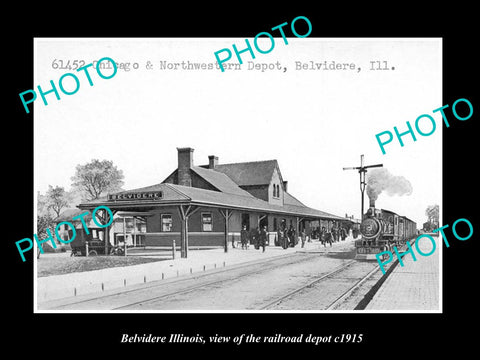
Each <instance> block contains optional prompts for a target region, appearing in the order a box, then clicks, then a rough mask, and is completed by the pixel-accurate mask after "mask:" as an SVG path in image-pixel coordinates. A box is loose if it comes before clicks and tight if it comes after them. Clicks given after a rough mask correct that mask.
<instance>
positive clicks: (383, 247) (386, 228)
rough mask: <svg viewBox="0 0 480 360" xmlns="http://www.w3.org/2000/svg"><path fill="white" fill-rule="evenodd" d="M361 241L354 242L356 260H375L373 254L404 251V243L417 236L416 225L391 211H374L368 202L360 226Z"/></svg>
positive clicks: (372, 205) (373, 205)
mask: <svg viewBox="0 0 480 360" xmlns="http://www.w3.org/2000/svg"><path fill="white" fill-rule="evenodd" d="M360 233H361V235H362V236H361V239H360V240H356V241H355V247H356V249H357V254H356V257H355V258H356V259H367V260H376V257H375V254H378V253H381V252H383V251H387V250H388V251H393V246H396V247H397V250H398V251H404V250H405V249H406V247H407V246H406V242H407V241H410V240H411V239H413V238H415V237H416V235H417V224H416V223H415V222H414V221H412V220H410V219H409V218H407V217H406V216H400V215H398V214H396V213H394V212H393V211H389V210H384V209H376V208H375V202H374V201H372V200H370V208H369V209H368V210H367V213H366V214H365V216H364V218H363V221H362V223H361V224H360Z"/></svg>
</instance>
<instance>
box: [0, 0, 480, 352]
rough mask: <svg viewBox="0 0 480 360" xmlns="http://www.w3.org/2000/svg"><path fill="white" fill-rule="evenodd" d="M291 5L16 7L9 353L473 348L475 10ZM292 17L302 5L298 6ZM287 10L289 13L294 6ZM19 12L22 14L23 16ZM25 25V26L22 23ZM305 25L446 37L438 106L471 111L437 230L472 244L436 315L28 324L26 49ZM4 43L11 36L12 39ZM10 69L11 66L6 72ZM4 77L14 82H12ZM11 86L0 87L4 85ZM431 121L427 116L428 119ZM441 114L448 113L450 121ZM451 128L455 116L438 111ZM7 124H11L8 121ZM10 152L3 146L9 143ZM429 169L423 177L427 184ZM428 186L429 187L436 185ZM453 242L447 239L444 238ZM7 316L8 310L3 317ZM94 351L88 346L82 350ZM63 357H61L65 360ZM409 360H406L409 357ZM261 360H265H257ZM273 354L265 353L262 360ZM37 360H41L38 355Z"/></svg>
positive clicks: (90, 318) (461, 129)
mask: <svg viewBox="0 0 480 360" xmlns="http://www.w3.org/2000/svg"><path fill="white" fill-rule="evenodd" d="M290 5H292V4H289V3H285V4H283V3H276V4H274V5H271V7H267V11H265V12H263V11H262V12H261V11H260V10H259V9H258V6H256V5H255V4H250V3H248V4H247V3H229V2H219V3H216V4H211V8H207V5H206V4H197V5H196V8H193V7H192V5H189V4H188V3H185V4H181V7H183V9H180V10H171V9H169V8H164V7H163V6H162V5H161V4H160V3H152V4H145V3H140V2H137V3H130V4H127V3H120V2H119V3H109V4H98V3H89V4H84V5H82V4H76V6H72V7H69V6H68V5H66V4H61V5H58V7H57V6H56V5H54V4H49V5H45V4H39V5H38V9H35V8H32V7H31V6H30V5H27V4H23V5H22V6H24V7H25V9H21V10H20V9H16V7H17V6H15V7H14V10H13V11H12V12H13V19H12V20H13V21H12V22H10V25H9V26H10V29H5V31H4V33H5V34H6V37H7V40H6V42H7V44H6V45H7V47H6V48H7V49H10V50H14V51H13V52H12V55H10V56H9V55H6V54H5V55H4V56H3V57H4V59H3V60H2V62H5V66H4V67H3V69H4V72H5V73H7V75H9V76H10V77H11V83H9V85H8V87H7V88H6V89H4V90H7V91H6V94H5V91H4V96H6V97H7V98H6V99H5V102H4V104H6V105H7V108H8V114H13V116H8V117H7V118H5V119H4V120H5V123H4V129H5V130H6V131H5V132H4V134H5V135H6V134H11V135H12V136H8V137H7V136H5V138H4V142H3V143H4V145H5V146H6V148H5V150H4V154H5V156H4V159H5V160H6V163H5V164H4V177H5V178H6V179H7V185H6V186H5V184H4V186H3V188H4V197H3V199H4V204H5V205H6V207H7V209H8V211H7V213H8V216H7V217H6V219H5V223H4V229H6V231H4V233H5V234H6V235H7V236H6V237H5V240H4V241H5V244H4V247H3V250H4V251H5V253H4V254H3V257H2V258H3V259H6V260H7V262H6V264H7V266H6V267H5V269H4V272H3V275H4V281H6V282H7V283H6V287H5V288H4V289H5V290H4V291H5V293H4V299H5V300H7V304H8V307H4V311H6V312H7V314H10V313H11V314H12V321H9V322H8V324H7V329H6V330H7V333H8V335H6V336H7V338H6V339H5V340H6V343H7V346H8V348H9V349H10V348H11V349H12V350H16V351H22V350H23V351H26V350H27V346H28V348H31V349H32V350H33V352H34V354H35V352H36V351H38V352H40V354H45V355H47V356H52V357H53V358H57V357H65V356H68V355H71V354H75V353H78V354H79V355H80V356H81V354H82V353H84V354H88V355H87V356H91V355H92V353H98V354H100V353H105V354H111V355H114V354H115V355H116V354H117V353H118V354H125V353H126V352H130V351H131V352H132V354H145V355H147V353H148V356H149V355H154V356H169V355H168V353H167V352H166V351H167V350H168V351H170V350H174V351H175V353H173V354H171V355H170V356H173V355H174V354H180V353H183V352H184V351H194V352H195V355H197V354H198V355H201V353H202V352H207V351H209V352H211V351H213V352H216V353H217V354H219V355H220V356H221V354H222V353H221V351H228V352H232V350H234V351H235V353H238V354H240V353H242V352H244V351H248V352H250V351H254V352H256V351H259V350H262V351H264V350H268V351H270V352H275V353H282V352H283V351H284V350H285V349H286V348H289V349H293V350H297V351H300V350H301V351H302V354H306V353H308V352H311V353H313V354H327V353H328V354H332V355H334V354H338V355H343V354H344V352H345V351H348V352H350V351H351V352H352V353H354V354H362V352H364V351H368V352H367V354H370V355H373V356H383V355H391V354H393V353H396V352H399V353H400V352H401V353H402V354H403V355H405V356H410V355H413V354H415V355H418V352H421V353H424V354H428V355H432V351H435V350H438V349H443V348H450V347H451V348H452V349H458V350H459V349H460V347H458V345H460V346H461V349H462V350H466V349H467V348H473V345H474V344H475V342H474V341H475V340H476V339H475V325H476V324H471V325H473V327H468V325H469V324H470V321H469V319H471V318H472V316H473V315H474V314H475V312H476V311H475V303H476V295H475V291H476V286H475V285H476V281H475V280H476V279H475V275H476V271H475V264H476V262H477V261H476V259H475V256H476V254H477V253H478V244H477V242H478V241H477V240H476V238H478V231H479V230H478V215H477V213H476V212H474V211H473V207H472V206H471V205H472V204H474V203H475V202H476V199H475V198H474V196H475V195H476V194H477V193H478V192H477V191H476V186H475V185H476V184H477V181H476V179H477V175H476V173H475V171H476V170H475V168H476V166H475V165H476V164H477V163H478V161H477V159H476V156H475V154H476V152H475V150H476V149H475V148H476V147H475V135H476V134H475V125H476V122H478V114H479V112H480V107H479V106H478V87H477V91H476V92H474V81H475V79H478V78H479V76H478V67H479V66H478V65H477V62H476V59H477V57H476V56H475V51H476V48H477V44H478V38H476V37H475V35H474V34H475V32H476V29H475V27H476V26H478V21H477V22H476V21H475V19H474V13H475V12H476V10H475V8H474V6H473V3H472V5H464V4H461V3H459V2H456V3H455V4H449V8H448V9H446V8H445V5H442V4H440V3H439V4H438V5H435V7H433V8H432V7H431V8H427V9H421V8H419V7H418V4H415V5H410V4H407V3H385V2H384V3H380V4H374V3H371V2H367V3H356V4H355V5H353V6H352V5H349V4H345V3H342V4H338V8H333V6H332V4H326V3H325V4H316V5H314V7H313V6H312V5H310V6H309V7H308V8H307V7H304V8H300V9H294V8H293V7H292V8H290ZM296 5H298V4H296ZM292 6H293V5H292ZM19 7H20V6H19ZM27 12H28V13H29V14H33V16H32V15H31V16H30V17H29V19H28V21H27V19H26V16H25V14H26V13H27ZM299 15H303V16H306V17H308V18H309V19H310V21H311V23H312V25H313V31H312V34H311V35H310V36H311V37H442V38H443V51H444V55H443V65H444V71H443V73H444V74H443V75H444V79H443V84H444V91H443V93H444V101H443V104H439V107H440V106H441V105H444V104H450V106H451V104H453V102H454V101H455V100H457V99H458V98H467V99H469V100H470V101H471V103H472V104H473V107H474V115H473V117H472V118H471V119H469V120H468V121H464V122H460V121H457V120H452V121H451V122H450V124H451V126H450V128H448V129H446V128H445V127H444V129H443V130H444V131H443V157H444V176H443V182H444V200H443V223H444V224H450V225H451V224H452V223H453V222H454V221H455V220H457V219H458V218H467V219H469V220H470V221H471V222H472V224H473V226H474V229H475V230H476V231H475V232H474V236H473V237H472V238H471V239H470V240H468V241H464V242H461V241H458V240H452V241H450V244H451V247H450V248H448V249H447V248H445V247H444V269H443V271H444V288H443V304H444V313H443V314H337V313H335V314H34V313H33V279H32V273H33V261H31V260H28V259H27V262H25V263H22V262H21V259H20V258H19V256H18V252H17V249H16V247H15V245H14V242H15V241H17V240H19V239H22V238H24V237H31V236H32V234H33V228H32V226H31V219H32V218H33V208H32V204H33V191H32V189H33V176H32V173H33V116H32V114H29V115H27V114H26V113H25V112H24V110H23V107H22V106H21V103H20V102H19V99H18V94H19V93H20V92H22V91H25V90H26V89H32V88H33V85H34V84H33V38H34V37H83V36H92V37H104V36H105V37H130V36H135V37H213V36H217V37H231V36H233V37H240V38H251V37H254V36H255V35H256V34H257V33H258V32H261V31H266V30H268V29H269V28H271V27H273V26H276V25H279V24H281V23H283V22H285V21H287V22H290V21H291V20H292V19H293V18H295V17H296V16H299ZM10 34H11V35H10ZM12 60H13V61H12ZM8 69H10V70H8ZM7 77H8V76H7ZM429 110H433V109H426V112H427V111H429ZM447 110H448V109H447ZM446 113H447V115H448V116H449V118H451V119H453V116H452V114H451V111H446ZM12 119H14V120H13V121H12ZM10 137H11V138H12V140H13V141H10V142H8V140H7V138H10ZM428 176H429V174H428V164H425V177H426V178H428ZM437 180H438V179H432V180H431V181H437ZM446 233H447V235H449V239H450V238H451V237H452V235H451V232H449V231H446ZM11 307H13V309H11ZM123 333H131V334H133V333H138V334H149V333H152V334H154V335H169V334H170V333H183V334H185V335H197V334H200V335H202V336H204V337H206V336H209V335H214V334H223V335H227V336H235V335H237V334H240V333H246V334H249V333H253V334H256V335H257V336H261V335H274V334H276V333H281V334H283V335H298V334H300V333H303V334H308V333H313V334H317V335H329V334H334V335H335V334H342V333H357V334H359V333H362V334H363V339H364V340H363V341H362V343H360V344H347V345H345V344H344V345H341V346H338V344H337V345H335V344H325V345H322V346H321V347H314V346H308V345H305V344H303V345H301V346H294V345H283V344H275V345H265V344H263V345H261V346H260V345H257V344H251V345H248V346H235V345H233V344H229V345H217V344H215V345H214V346H208V345H203V346H202V345H185V344H184V345H178V344H172V345H168V344H167V345H158V344H157V345H155V344H120V337H121V335H122V334H123ZM92 338H93V339H95V342H94V343H95V345H89V344H91V342H90V339H92ZM66 351H68V352H66ZM412 351H413V352H414V353H412ZM258 354H259V355H261V353H258ZM269 354H270V353H269ZM37 355H38V353H37Z"/></svg>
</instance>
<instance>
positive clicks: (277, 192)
mask: <svg viewBox="0 0 480 360" xmlns="http://www.w3.org/2000/svg"><path fill="white" fill-rule="evenodd" d="M273 197H275V198H278V197H280V185H278V184H273Z"/></svg>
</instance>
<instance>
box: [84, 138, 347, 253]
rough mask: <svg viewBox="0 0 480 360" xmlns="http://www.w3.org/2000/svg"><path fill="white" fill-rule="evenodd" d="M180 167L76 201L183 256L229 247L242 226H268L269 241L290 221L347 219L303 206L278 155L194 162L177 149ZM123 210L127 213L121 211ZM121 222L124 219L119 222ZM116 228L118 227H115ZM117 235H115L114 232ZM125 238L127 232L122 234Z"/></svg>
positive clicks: (303, 224) (309, 226) (306, 226)
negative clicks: (156, 179) (147, 182)
mask: <svg viewBox="0 0 480 360" xmlns="http://www.w3.org/2000/svg"><path fill="white" fill-rule="evenodd" d="M177 151H178V168H177V169H175V170H174V171H173V172H172V173H171V174H170V175H169V176H168V177H167V178H166V179H165V180H163V181H162V182H161V183H159V184H155V185H151V186H147V187H143V188H138V189H133V190H128V191H121V192H117V193H113V194H108V195H107V196H106V197H104V198H100V199H97V200H94V201H91V202H87V203H82V204H80V205H78V207H79V208H80V209H81V210H89V211H92V210H93V209H94V208H96V207H97V206H100V205H104V206H107V207H108V208H109V209H110V210H112V213H113V214H114V218H116V219H117V218H118V217H119V215H120V216H123V223H124V224H125V217H127V219H130V218H131V219H138V222H137V224H138V223H142V224H145V225H144V227H143V229H140V231H139V229H138V228H137V227H136V226H134V230H135V231H137V233H136V234H135V235H136V236H141V239H142V240H141V241H136V242H135V243H136V244H139V245H141V246H145V247H159V246H162V247H164V246H170V247H171V246H172V243H173V241H174V240H175V243H176V245H177V246H180V247H181V252H182V257H186V256H187V252H188V249H189V248H197V247H204V246H222V247H224V248H225V251H227V249H228V247H229V246H231V245H230V244H231V243H232V240H239V239H240V231H241V229H242V226H243V225H245V226H246V228H247V230H251V229H254V228H257V227H263V226H266V227H267V231H268V232H269V239H268V243H269V245H274V244H275V242H276V240H277V230H279V229H280V228H281V227H282V226H287V227H289V226H290V225H292V226H293V227H294V229H295V230H296V232H297V234H298V233H299V231H301V230H305V232H306V233H307V235H310V234H311V233H312V230H313V228H315V227H318V226H325V227H328V228H331V227H332V226H335V224H337V225H338V224H339V223H342V224H345V225H346V224H347V223H349V222H351V221H350V220H349V219H346V218H343V217H340V216H336V215H332V214H329V213H326V212H323V211H320V210H316V209H312V208H310V207H307V206H305V205H304V204H303V203H302V202H300V201H299V200H297V199H296V198H295V197H293V196H292V195H291V194H290V193H289V192H288V188H287V181H285V180H283V178H282V174H281V172H280V168H279V166H278V163H277V161H276V160H266V161H255V162H244V163H234V164H220V163H219V161H218V157H217V156H214V155H211V156H209V157H208V164H207V165H201V166H195V165H194V161H193V152H194V150H193V149H192V148H188V147H187V148H177ZM122 214H125V215H122ZM119 222H121V221H119ZM115 231H116V232H115ZM121 233H122V231H118V229H117V230H115V222H114V223H113V224H112V225H110V227H109V228H108V230H107V231H105V238H106V240H107V241H109V242H110V243H111V244H113V245H116V242H117V238H116V236H122V234H121ZM123 233H124V234H125V233H126V229H125V228H124V229H123ZM115 234H116V235H115ZM123 237H124V235H123Z"/></svg>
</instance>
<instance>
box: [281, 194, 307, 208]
mask: <svg viewBox="0 0 480 360" xmlns="http://www.w3.org/2000/svg"><path fill="white" fill-rule="evenodd" d="M283 203H284V204H285V205H296V206H305V204H304V203H302V202H300V200H298V199H297V198H295V197H294V196H293V195H291V194H289V193H288V192H286V191H284V192H283Z"/></svg>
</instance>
